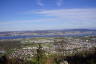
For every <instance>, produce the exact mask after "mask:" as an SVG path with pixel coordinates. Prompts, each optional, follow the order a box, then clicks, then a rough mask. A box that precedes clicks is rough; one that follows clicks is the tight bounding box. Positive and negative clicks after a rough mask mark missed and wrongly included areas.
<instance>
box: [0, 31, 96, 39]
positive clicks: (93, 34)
mask: <svg viewBox="0 0 96 64" xmlns="http://www.w3.org/2000/svg"><path fill="white" fill-rule="evenodd" d="M81 36H96V33H92V34H65V35H24V36H20V35H18V36H0V40H1V39H20V38H35V37H81Z"/></svg>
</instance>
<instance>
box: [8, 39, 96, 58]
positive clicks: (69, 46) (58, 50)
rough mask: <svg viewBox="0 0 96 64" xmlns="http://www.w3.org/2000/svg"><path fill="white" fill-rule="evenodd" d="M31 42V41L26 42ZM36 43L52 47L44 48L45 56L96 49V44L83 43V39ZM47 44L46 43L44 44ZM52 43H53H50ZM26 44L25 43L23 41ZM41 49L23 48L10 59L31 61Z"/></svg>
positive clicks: (11, 55) (16, 51) (14, 52)
mask: <svg viewBox="0 0 96 64" xmlns="http://www.w3.org/2000/svg"><path fill="white" fill-rule="evenodd" d="M26 42H29V41H25V43H26ZM32 42H34V43H35V44H38V43H40V44H41V45H42V44H48V43H49V45H51V46H44V45H43V46H42V50H43V51H45V54H46V55H48V54H57V55H60V54H61V55H62V54H63V55H64V56H66V55H71V54H77V53H79V52H82V51H87V50H91V48H93V47H96V42H94V43H91V42H90V43H89V42H88V41H83V40H81V39H73V38H69V39H56V40H55V39H54V40H45V41H44V40H38V41H31V43H32ZM44 42H45V43H44ZM50 42H51V43H50ZM23 43H24V41H23ZM38 48H39V47H38V46H37V47H36V46H32V47H31V46H29V47H28V46H27V47H23V48H21V49H17V50H14V51H13V53H11V54H10V55H9V57H10V58H13V57H17V58H18V57H19V58H20V59H30V58H32V57H34V56H35V55H36V54H37V49H38Z"/></svg>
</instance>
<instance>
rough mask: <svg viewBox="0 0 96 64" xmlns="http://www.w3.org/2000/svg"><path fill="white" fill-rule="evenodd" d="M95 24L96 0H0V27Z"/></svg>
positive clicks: (44, 28) (28, 28)
mask: <svg viewBox="0 0 96 64" xmlns="http://www.w3.org/2000/svg"><path fill="white" fill-rule="evenodd" d="M74 28H90V29H95V28H96V0H0V31H19V30H47V29H48V30H49V29H74Z"/></svg>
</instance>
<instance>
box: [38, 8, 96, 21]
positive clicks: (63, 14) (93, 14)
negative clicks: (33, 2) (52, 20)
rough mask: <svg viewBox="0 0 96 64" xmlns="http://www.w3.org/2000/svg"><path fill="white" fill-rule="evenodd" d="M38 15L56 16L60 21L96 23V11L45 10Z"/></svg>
mask: <svg viewBox="0 0 96 64" xmlns="http://www.w3.org/2000/svg"><path fill="white" fill-rule="evenodd" d="M36 14H40V15H45V16H54V17H57V18H59V19H70V20H77V21H79V20H81V21H83V20H91V21H96V9H95V8H93V9H61V10H45V11H44V10H43V11H37V12H36Z"/></svg>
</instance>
